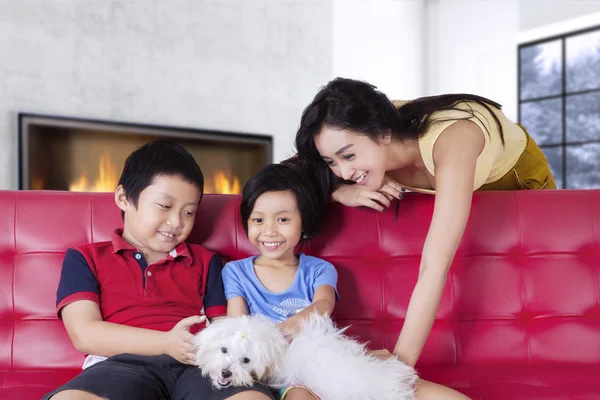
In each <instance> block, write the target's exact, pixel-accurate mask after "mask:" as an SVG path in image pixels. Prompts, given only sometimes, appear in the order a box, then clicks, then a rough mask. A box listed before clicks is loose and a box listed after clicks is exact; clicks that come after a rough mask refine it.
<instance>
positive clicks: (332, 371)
mask: <svg viewBox="0 0 600 400" xmlns="http://www.w3.org/2000/svg"><path fill="white" fill-rule="evenodd" d="M346 329H347V328H344V329H338V328H337V327H336V326H335V325H334V323H333V321H332V320H331V319H330V318H328V317H326V316H319V315H318V314H312V315H311V316H310V317H309V318H308V319H306V320H305V321H304V323H303V324H302V329H301V330H300V331H299V332H298V333H297V334H296V335H294V340H293V341H292V343H291V344H290V346H289V348H288V349H287V351H286V354H285V356H284V357H283V361H282V363H281V366H280V368H279V369H278V371H277V372H278V376H279V379H280V380H281V381H282V383H283V384H284V385H286V386H289V385H290V384H293V383H301V384H303V385H304V386H306V387H308V388H310V389H311V390H312V391H313V392H315V393H316V394H317V395H319V397H320V398H321V399H322V400H413V399H414V398H415V395H414V388H415V384H416V381H417V375H416V373H415V370H414V369H413V368H411V367H409V366H407V365H405V364H403V363H402V362H400V361H398V360H397V359H395V358H394V359H387V360H382V359H379V358H377V357H375V356H373V355H370V354H369V353H368V350H367V349H366V346H365V345H364V344H361V343H359V342H357V341H355V340H353V339H351V338H349V337H348V336H346V335H344V331H345V330H346Z"/></svg>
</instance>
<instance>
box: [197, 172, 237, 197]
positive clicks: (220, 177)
mask: <svg viewBox="0 0 600 400" xmlns="http://www.w3.org/2000/svg"><path fill="white" fill-rule="evenodd" d="M229 175H230V177H229V178H228V177H227V176H226V175H225V172H223V171H222V170H220V169H218V170H217V172H215V174H214V175H213V176H210V177H208V179H206V180H205V181H204V193H218V194H240V193H241V192H242V191H241V185H240V180H239V179H238V177H237V176H235V175H233V174H229Z"/></svg>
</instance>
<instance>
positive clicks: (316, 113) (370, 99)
mask: <svg viewBox="0 0 600 400" xmlns="http://www.w3.org/2000/svg"><path fill="white" fill-rule="evenodd" d="M467 101H470V102H475V103H477V104H479V105H481V106H482V107H484V108H485V109H486V110H487V111H489V112H490V114H491V115H492V117H493V118H494V121H495V122H496V124H497V125H498V128H499V130H500V137H501V139H502V143H503V144H504V133H503V131H502V125H501V124H500V120H499V119H498V117H497V116H496V114H495V113H494V112H493V111H492V108H491V107H494V108H497V109H501V108H502V106H501V105H500V104H498V103H496V102H494V101H492V100H489V99H486V98H484V97H480V96H475V95H471V94H445V95H441V96H431V97H421V98H419V99H416V100H413V101H411V102H408V103H406V104H404V105H403V106H402V107H400V108H399V109H396V107H395V106H394V104H393V103H392V102H391V101H390V99H388V98H387V96H386V95H385V94H383V93H382V92H380V91H379V90H377V88H376V87H375V86H373V85H371V84H369V83H367V82H362V81H356V80H353V79H346V78H335V79H334V80H332V81H331V82H329V83H328V84H327V85H326V86H324V87H323V88H321V90H320V91H319V92H318V93H317V95H316V96H315V98H314V99H313V101H312V102H311V103H310V104H309V105H308V106H307V107H306V108H305V109H304V112H303V113H302V118H301V120H300V127H299V128H298V132H297V133H296V143H295V145H296V149H297V151H298V155H299V156H300V158H301V159H304V160H308V161H310V162H313V163H316V164H323V165H325V163H324V161H323V160H322V158H321V156H320V154H319V152H318V150H317V148H316V146H315V142H314V138H315V136H316V135H317V134H318V133H319V132H320V131H321V128H322V127H323V125H326V126H329V127H332V128H337V129H348V130H352V131H355V132H359V133H362V134H364V135H367V136H369V137H370V138H371V139H376V138H377V137H378V136H379V135H381V134H382V133H385V132H388V131H391V133H392V137H394V138H397V139H400V140H403V139H418V138H419V137H421V136H422V135H423V134H424V133H425V132H427V129H428V128H429V126H430V124H432V123H435V121H432V120H431V115H432V114H433V113H434V112H436V111H442V110H461V111H466V112H468V113H469V114H471V116H468V117H465V118H461V119H468V118H472V117H475V118H477V119H479V120H480V121H481V119H480V118H479V116H478V115H476V112H475V111H474V110H472V109H471V110H463V109H458V108H457V107H456V105H457V104H458V103H461V102H467ZM484 126H485V125H484ZM488 133H489V132H488Z"/></svg>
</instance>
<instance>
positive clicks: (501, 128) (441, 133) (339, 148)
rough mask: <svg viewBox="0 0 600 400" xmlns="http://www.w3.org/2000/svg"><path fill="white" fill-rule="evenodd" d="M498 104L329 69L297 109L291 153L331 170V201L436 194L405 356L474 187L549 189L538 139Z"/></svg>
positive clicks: (399, 351)
mask: <svg viewBox="0 0 600 400" xmlns="http://www.w3.org/2000/svg"><path fill="white" fill-rule="evenodd" d="M500 108H501V106H500V105H499V104H497V103H495V102H493V101H491V100H488V99H485V98H483V97H479V96H474V95H467V94H449V95H442V96H434V97H424V98H420V99H416V100H413V101H410V102H392V101H390V100H389V99H388V98H387V97H386V96H385V95H384V94H383V93H381V92H379V91H377V90H376V88H375V87H374V86H372V85H370V84H368V83H365V82H359V81H354V80H351V79H342V78H336V79H334V80H333V81H331V82H329V83H328V84H327V85H326V86H325V87H324V88H323V89H321V90H320V91H319V93H317V95H316V96H315V98H314V100H313V101H312V103H311V104H309V105H308V107H306V109H305V110H304V113H303V114H302V119H301V123H300V128H299V129H298V132H297V134H296V147H297V150H298V156H299V157H298V159H299V161H298V162H299V163H310V164H312V165H313V167H314V168H321V175H326V174H327V173H330V174H331V173H333V174H335V176H337V177H338V180H337V182H335V181H334V180H327V179H321V182H324V184H325V185H328V187H326V188H325V190H326V191H328V192H329V193H330V194H331V199H332V200H334V201H338V202H340V203H342V204H344V205H347V206H351V207H356V206H367V207H371V208H374V209H376V210H379V211H383V210H384V208H385V207H389V206H390V204H391V203H390V202H391V200H392V199H393V198H398V199H401V198H402V193H401V192H402V191H403V190H404V189H408V190H411V191H415V192H422V193H428V194H435V196H436V199H435V207H434V212H433V218H432V222H431V225H430V228H429V232H428V234H427V238H426V240H425V245H424V247H423V254H422V258H421V266H420V272H419V278H418V281H417V284H416V286H415V289H414V291H413V294H412V297H411V300H410V303H409V307H408V311H407V315H406V320H405V322H404V326H403V327H402V331H401V333H400V336H399V338H398V341H397V343H396V346H395V348H394V351H393V353H394V355H395V356H397V357H399V358H400V359H401V360H403V361H404V362H405V363H407V364H408V365H411V366H414V365H415V363H416V361H417V359H418V358H419V355H420V353H421V350H422V349H423V345H424V344H425V341H426V339H427V336H428V335H429V332H430V330H431V326H432V324H433V321H434V318H435V314H436V311H437V309H438V307H439V302H440V299H441V295H442V291H443V288H444V285H445V283H446V277H447V274H448V269H449V268H450V265H451V264H452V260H453V259H454V255H455V253H456V250H457V247H458V244H459V242H460V240H461V238H462V235H463V232H464V229H465V225H466V222H467V219H468V216H469V212H470V208H471V198H472V193H473V191H475V190H518V189H555V188H556V184H555V183H554V178H553V177H552V173H551V172H550V168H549V166H548V161H547V159H546V157H545V156H544V154H543V153H542V151H541V150H540V148H539V147H538V146H537V145H536V143H535V142H534V141H533V139H532V138H531V137H530V136H529V135H528V134H527V132H526V131H525V129H524V128H523V127H521V126H519V125H517V124H515V123H513V122H511V121H509V120H508V119H507V118H506V117H505V116H504V114H503V113H502V111H501V110H500ZM292 162H293V161H292ZM317 166H320V167H317ZM328 169H330V170H331V171H328ZM339 178H342V179H343V180H344V182H343V183H341V184H340V179H339ZM321 190H323V189H321Z"/></svg>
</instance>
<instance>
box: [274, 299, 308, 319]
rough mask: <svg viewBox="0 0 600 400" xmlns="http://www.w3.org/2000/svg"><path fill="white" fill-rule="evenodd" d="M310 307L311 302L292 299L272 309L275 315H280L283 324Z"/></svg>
mask: <svg viewBox="0 0 600 400" xmlns="http://www.w3.org/2000/svg"><path fill="white" fill-rule="evenodd" d="M308 306H310V302H308V301H306V300H304V299H299V298H291V299H285V300H283V301H282V302H281V303H279V305H278V306H271V309H272V310H273V312H275V314H277V315H280V317H279V322H283V321H285V320H286V319H288V318H289V317H293V316H294V315H296V314H298V313H299V312H300V311H302V310H304V309H305V308H306V307H308Z"/></svg>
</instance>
